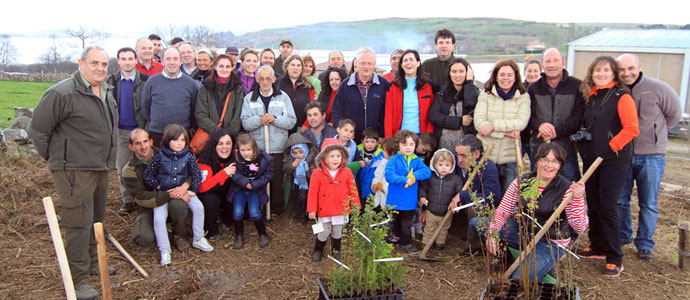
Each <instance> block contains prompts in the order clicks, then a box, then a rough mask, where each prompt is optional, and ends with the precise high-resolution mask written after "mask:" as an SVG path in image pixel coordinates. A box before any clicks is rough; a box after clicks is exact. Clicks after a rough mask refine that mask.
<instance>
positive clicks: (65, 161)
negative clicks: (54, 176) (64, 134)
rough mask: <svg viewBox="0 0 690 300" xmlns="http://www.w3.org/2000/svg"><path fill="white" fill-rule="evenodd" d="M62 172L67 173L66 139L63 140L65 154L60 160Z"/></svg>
mask: <svg viewBox="0 0 690 300" xmlns="http://www.w3.org/2000/svg"><path fill="white" fill-rule="evenodd" d="M62 170H63V171H67V138H65V152H64V153H63V158H62Z"/></svg>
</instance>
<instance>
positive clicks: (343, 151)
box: [316, 139, 350, 171]
mask: <svg viewBox="0 0 690 300" xmlns="http://www.w3.org/2000/svg"><path fill="white" fill-rule="evenodd" d="M326 140H328V139H326ZM326 140H324V142H323V146H322V147H321V152H319V154H318V155H317V156H316V161H317V162H318V163H317V164H316V167H317V168H319V169H320V170H322V171H323V170H325V169H326V165H325V163H324V161H323V160H324V156H325V155H326V153H328V152H329V151H331V149H336V150H338V151H340V152H341V155H342V156H343V164H342V165H341V166H340V168H341V169H342V168H345V167H346V166H347V159H348V158H349V157H350V154H349V152H348V151H347V148H345V146H343V145H341V144H340V143H338V140H335V139H334V140H335V143H330V144H326Z"/></svg>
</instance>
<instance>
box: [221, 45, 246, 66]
mask: <svg viewBox="0 0 690 300" xmlns="http://www.w3.org/2000/svg"><path fill="white" fill-rule="evenodd" d="M225 54H227V55H229V56H230V60H232V63H233V64H234V65H235V72H237V71H239V70H240V65H241V64H242V63H241V62H240V50H239V49H237V47H233V46H230V47H227V48H225Z"/></svg>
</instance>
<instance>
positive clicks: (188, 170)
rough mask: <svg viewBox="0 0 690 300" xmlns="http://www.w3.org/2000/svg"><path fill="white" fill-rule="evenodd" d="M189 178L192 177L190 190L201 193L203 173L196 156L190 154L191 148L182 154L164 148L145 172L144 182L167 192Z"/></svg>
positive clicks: (184, 150)
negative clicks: (195, 158)
mask: <svg viewBox="0 0 690 300" xmlns="http://www.w3.org/2000/svg"><path fill="white" fill-rule="evenodd" d="M187 176H191V177H192V185H191V186H190V187H189V190H190V191H192V192H195V193H198V192H199V187H200V186H201V171H199V165H197V163H196V160H194V156H193V155H192V154H191V153H189V147H185V148H184V149H182V151H180V152H175V151H173V150H170V148H168V147H162V148H161V150H160V151H158V153H156V155H155V156H154V157H153V159H152V160H151V162H150V163H149V165H148V166H147V167H146V170H145V171H144V181H146V184H148V185H149V186H151V187H153V188H156V187H158V186H160V190H161V191H166V190H169V189H172V188H175V187H178V186H180V185H182V184H183V183H184V182H185V180H187Z"/></svg>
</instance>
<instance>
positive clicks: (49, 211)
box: [43, 197, 77, 300]
mask: <svg viewBox="0 0 690 300" xmlns="http://www.w3.org/2000/svg"><path fill="white" fill-rule="evenodd" d="M43 209H45V211H46V218H47V219H48V227H50V236H51V237H52V238H53V245H54V246H55V255H57V259H58V265H60V274H61V275H62V283H63V284H64V285H65V294H66V295H67V300H77V294H76V292H75V291H74V282H72V273H71V272H70V270H69V262H67V253H66V252H65V246H64V245H63V244H62V234H60V226H59V225H58V221H57V216H56V215H55V207H53V199H52V198H50V197H45V198H43Z"/></svg>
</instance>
